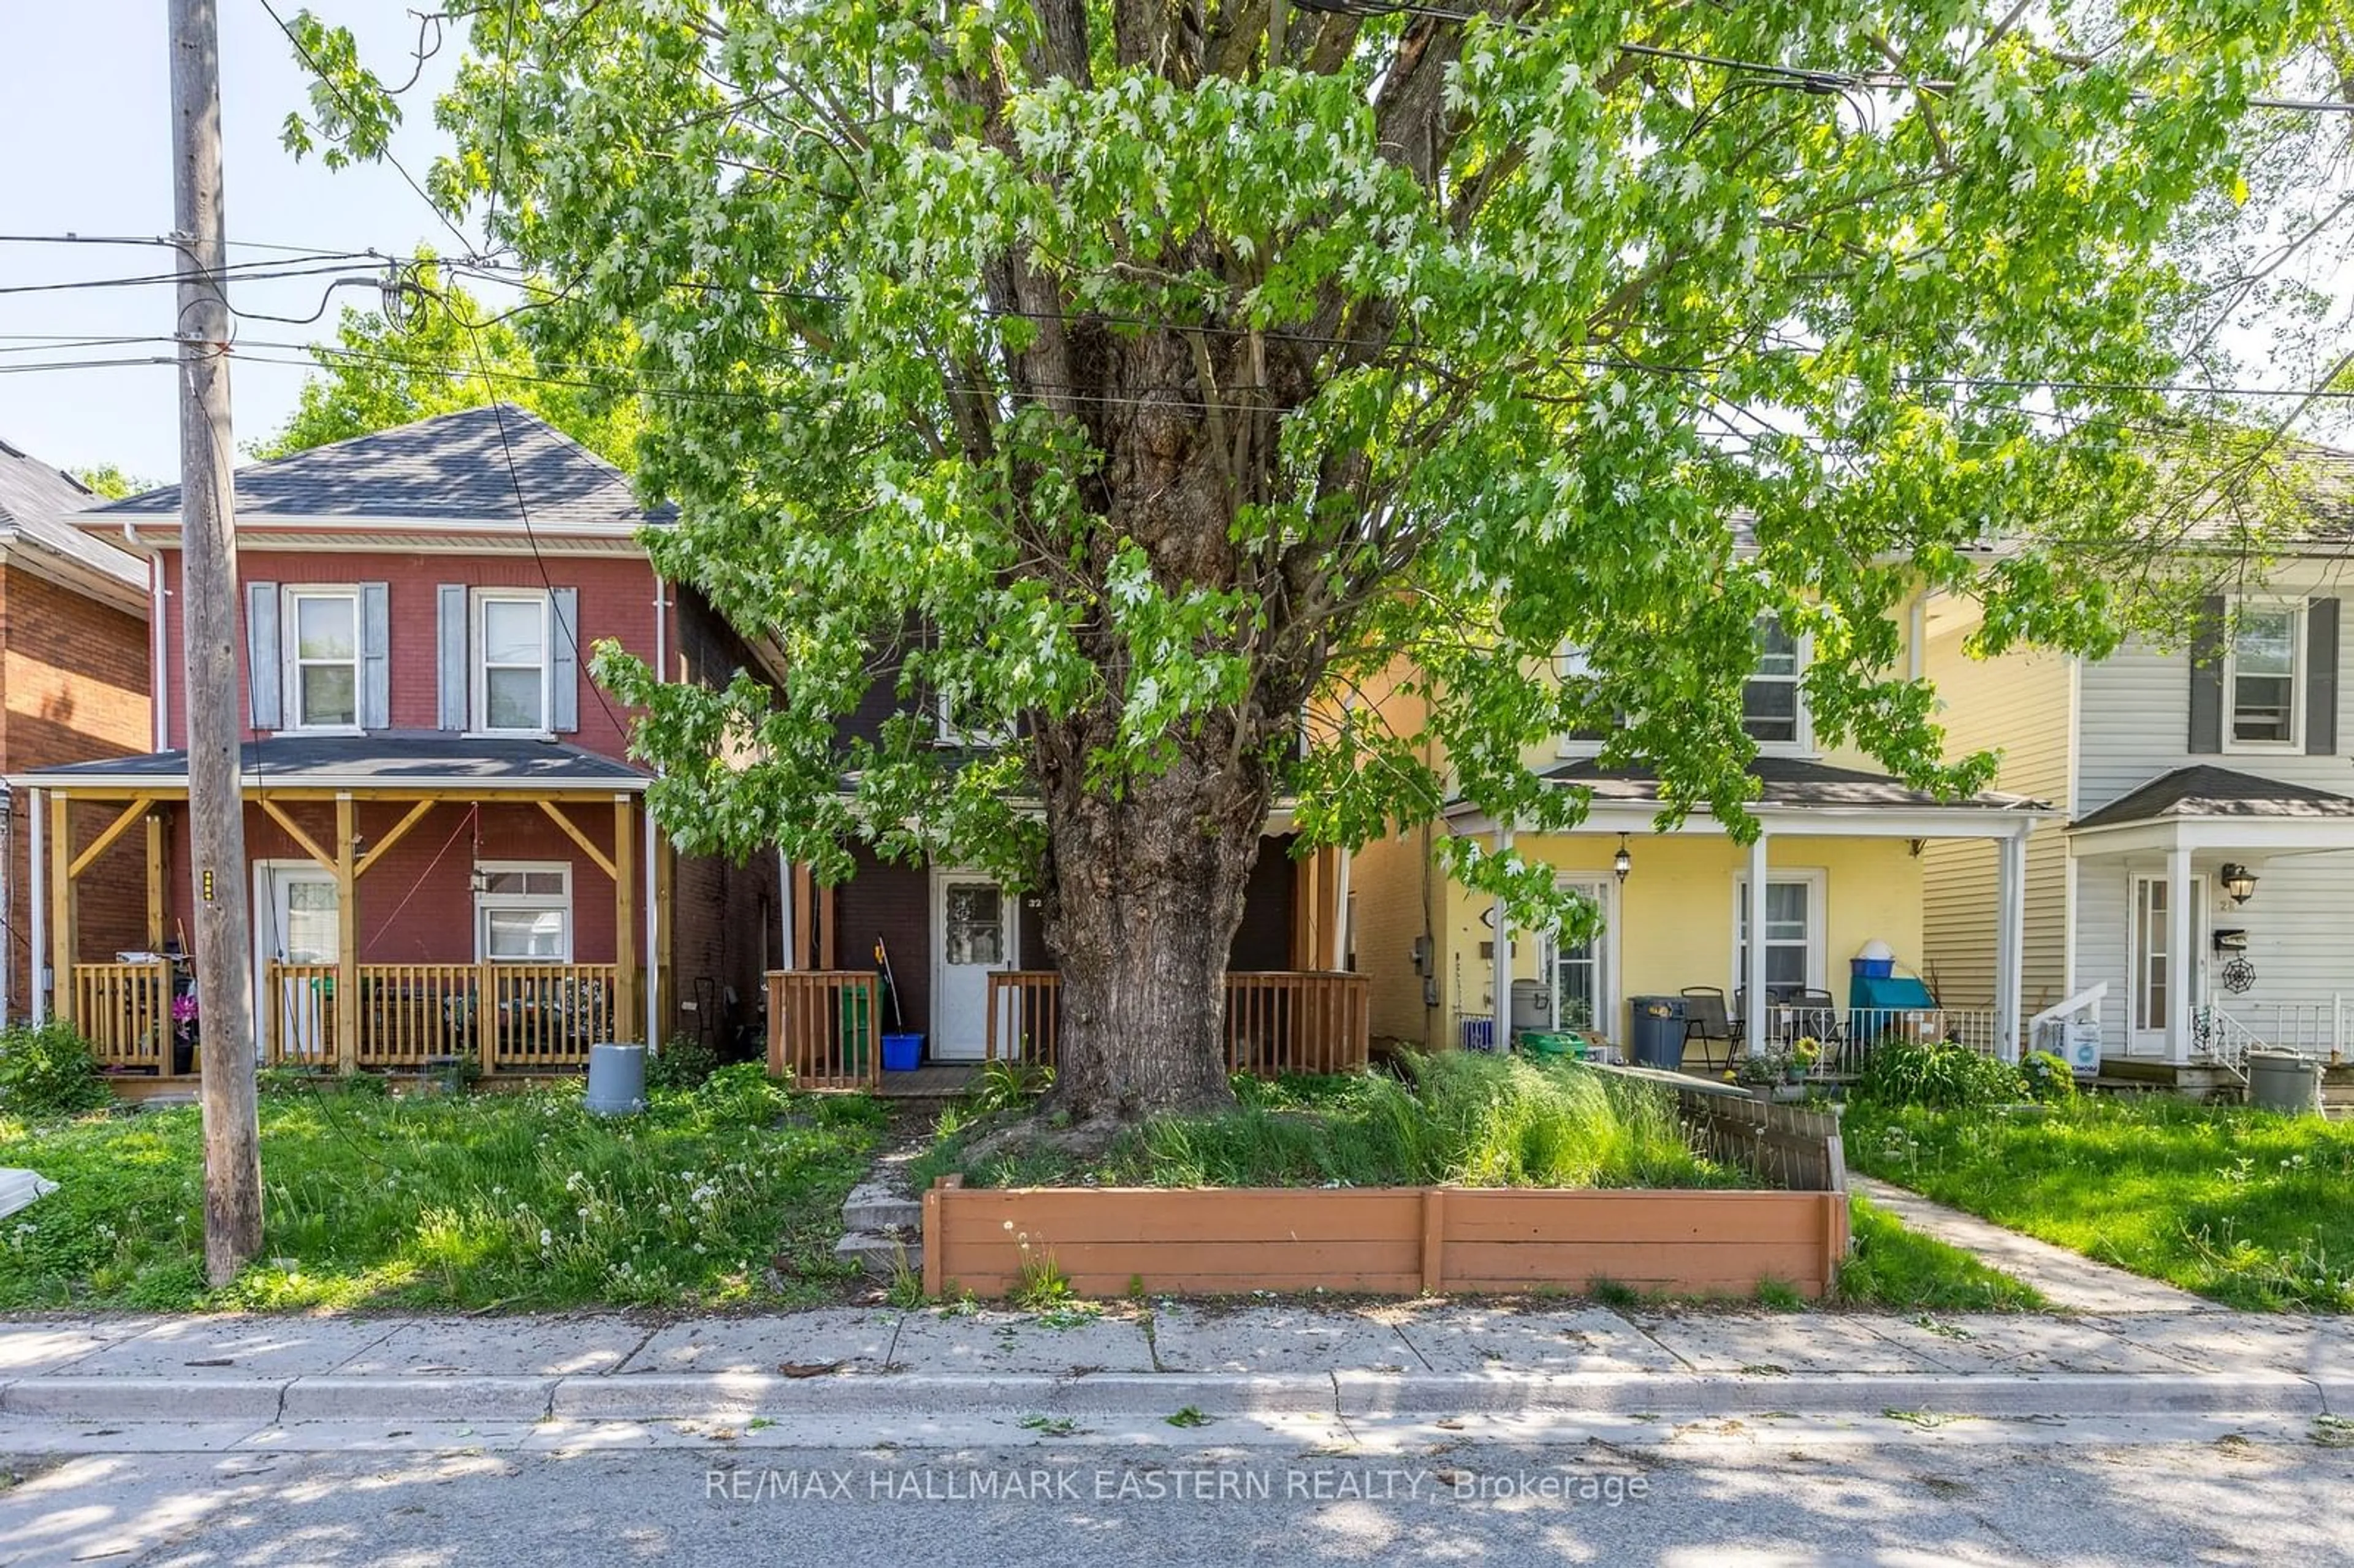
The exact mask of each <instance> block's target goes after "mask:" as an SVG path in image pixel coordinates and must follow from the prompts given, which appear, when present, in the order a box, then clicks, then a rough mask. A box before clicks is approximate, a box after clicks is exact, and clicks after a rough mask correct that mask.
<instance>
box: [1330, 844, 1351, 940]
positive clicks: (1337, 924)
mask: <svg viewBox="0 0 2354 1568" xmlns="http://www.w3.org/2000/svg"><path fill="white" fill-rule="evenodd" d="M1332 853H1334V854H1335V855H1336V856H1338V857H1339V863H1338V864H1337V865H1336V866H1335V867H1334V870H1333V878H1332V967H1333V968H1334V969H1347V968H1348V967H1349V846H1348V845H1346V844H1342V845H1341V846H1340V847H1339V848H1338V849H1335V850H1334V851H1333V852H1332Z"/></svg>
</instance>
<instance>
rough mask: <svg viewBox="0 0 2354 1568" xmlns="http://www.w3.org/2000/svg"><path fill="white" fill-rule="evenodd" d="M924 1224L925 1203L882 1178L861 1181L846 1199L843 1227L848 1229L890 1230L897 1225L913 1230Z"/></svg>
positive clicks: (844, 1202) (844, 1201)
mask: <svg viewBox="0 0 2354 1568" xmlns="http://www.w3.org/2000/svg"><path fill="white" fill-rule="evenodd" d="M923 1223H924V1205H923V1204H922V1203H920V1202H917V1201H916V1200H915V1199H913V1198H910V1197H907V1195H906V1194H905V1193H903V1192H900V1190H899V1189H898V1188H896V1187H892V1186H888V1185H885V1183H883V1182H880V1181H862V1182H860V1183H859V1184H858V1185H857V1186H855V1187H853V1188H852V1189H851V1190H850V1196H849V1197H847V1198H845V1199H843V1203H842V1228H843V1230H846V1231H887V1230H890V1229H892V1228H893V1227H894V1226H899V1227H904V1228H905V1229H907V1230H910V1231H912V1230H914V1229H915V1228H916V1227H917V1226H918V1225H920V1224H923Z"/></svg>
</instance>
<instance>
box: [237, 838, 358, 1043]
mask: <svg viewBox="0 0 2354 1568" xmlns="http://www.w3.org/2000/svg"><path fill="white" fill-rule="evenodd" d="M253 879H254V898H253V909H254V921H253V949H254V955H255V959H256V960H257V961H256V962H255V964H254V974H255V976H256V977H257V979H258V980H260V991H259V995H260V1006H259V1007H257V1008H256V1009H255V1010H254V1012H255V1019H256V1022H258V1023H259V1024H260V1029H261V1032H262V1039H261V1041H260V1042H257V1044H266V1043H267V1042H268V1041H269V1040H270V1037H271V1030H272V1026H273V1024H274V1025H275V1031H276V1038H277V1040H278V1041H279V1044H280V1053H281V1057H282V1058H283V1059H285V1060H288V1061H304V1062H310V1061H316V1062H320V1063H324V1062H325V1059H326V1056H327V1020H328V1019H329V1018H330V1017H331V1016H332V1015H333V1013H334V1001H333V991H332V990H331V989H330V988H331V986H332V983H333V982H332V981H329V982H326V983H322V980H323V977H321V976H318V975H315V974H313V975H302V976H290V977H281V979H280V980H279V982H278V984H277V985H276V986H274V987H272V986H270V984H269V983H268V977H269V975H270V964H271V962H273V961H275V962H278V963H281V964H313V965H326V966H330V967H332V966H333V965H334V962H335V956H336V955H335V940H336V933H337V931H338V928H339V925H340V923H339V922H338V920H337V919H336V916H337V914H338V910H337V908H336V903H335V879H334V877H333V876H332V875H330V874H327V873H326V872H325V871H323V870H322V869H321V868H320V867H319V866H317V865H314V864H313V863H311V862H309V861H260V862H257V863H255V865H254V868H253Z"/></svg>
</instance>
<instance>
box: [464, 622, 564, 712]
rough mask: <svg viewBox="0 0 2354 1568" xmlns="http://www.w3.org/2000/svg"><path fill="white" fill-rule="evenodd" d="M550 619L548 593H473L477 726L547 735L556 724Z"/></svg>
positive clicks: (553, 639)
mask: <svg viewBox="0 0 2354 1568" xmlns="http://www.w3.org/2000/svg"><path fill="white" fill-rule="evenodd" d="M549 621H550V618H549V615H548V596H547V595H546V594H545V593H534V592H530V591H527V590H523V589H509V588H499V589H495V590H490V591H484V592H481V593H477V594H476V595H475V596H474V629H473V630H474V638H473V641H474V648H475V659H474V704H473V706H474V725H473V727H474V728H476V729H478V730H485V731H490V732H493V733H500V734H525V735H544V734H546V733H547V731H549V730H550V729H551V728H553V727H554V726H553V725H552V724H551V723H550V722H549V707H550V700H549V690H548V676H549V671H550V668H551V666H552V664H553V660H552V659H551V658H550V650H551V648H552V647H553V644H554V641H555V638H554V635H553V631H552V630H551V627H550V624H549Z"/></svg>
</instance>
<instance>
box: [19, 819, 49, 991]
mask: <svg viewBox="0 0 2354 1568" xmlns="http://www.w3.org/2000/svg"><path fill="white" fill-rule="evenodd" d="M46 793H47V791H45V790H40V789H36V790H34V791H33V798H32V815H33V837H32V842H31V844H30V846H29V853H28V854H27V861H28V862H29V863H30V864H31V866H32V887H31V889H30V890H29V891H30V896H29V898H28V900H27V902H29V903H30V904H31V905H32V908H33V931H32V948H33V950H32V951H31V952H30V953H29V954H27V956H26V964H25V967H26V969H28V970H30V971H31V972H30V973H29V974H28V975H27V977H26V979H27V982H28V984H27V990H29V991H31V992H32V993H33V994H32V995H31V996H29V997H27V998H26V999H25V1000H26V1006H27V1009H28V1010H29V1011H30V1012H31V1013H32V1015H33V1022H36V1023H41V1022H47V1020H48V1016H49V988H48V986H46V985H43V984H42V983H41V971H42V970H43V969H47V968H48V963H49V849H48V822H49V817H48V810H46V809H45V804H44V801H43V799H42V798H43V796H44V795H45V794H46Z"/></svg>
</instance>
